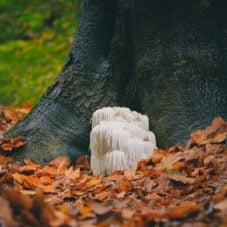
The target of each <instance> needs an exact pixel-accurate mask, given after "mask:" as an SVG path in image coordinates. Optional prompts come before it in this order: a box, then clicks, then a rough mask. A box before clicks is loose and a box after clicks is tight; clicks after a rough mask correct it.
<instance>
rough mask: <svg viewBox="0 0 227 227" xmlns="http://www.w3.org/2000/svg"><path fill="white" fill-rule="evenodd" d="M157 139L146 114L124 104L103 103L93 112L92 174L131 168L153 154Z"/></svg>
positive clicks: (91, 136) (91, 138)
mask: <svg viewBox="0 0 227 227" xmlns="http://www.w3.org/2000/svg"><path fill="white" fill-rule="evenodd" d="M155 148H156V139H155V135H154V133H153V132H151V131H149V120H148V117H147V116H146V115H142V114H140V113H137V112H136V111H131V110H130V109H129V108H125V107H104V108H102V109H98V110H96V111H95V112H94V113H93V116H92V131H91V133H90V150H91V169H92V171H93V174H94V175H99V174H105V173H107V174H110V173H111V172H114V171H116V170H126V169H128V168H134V167H135V166H136V165H137V163H138V161H140V160H142V159H146V158H148V157H151V156H152V155H153V151H154V149H155Z"/></svg>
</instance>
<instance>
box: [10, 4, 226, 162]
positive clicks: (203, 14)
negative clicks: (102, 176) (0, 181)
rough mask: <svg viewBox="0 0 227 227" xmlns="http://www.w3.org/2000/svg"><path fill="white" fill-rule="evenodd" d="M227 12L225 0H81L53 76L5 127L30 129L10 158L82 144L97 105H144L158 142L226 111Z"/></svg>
mask: <svg viewBox="0 0 227 227" xmlns="http://www.w3.org/2000/svg"><path fill="white" fill-rule="evenodd" d="M226 12H227V3H226V1H224V0H215V1H214V0H201V1H197V0H196V1H195V0H185V1H181V0H153V1H147V0H86V1H85V3H84V9H83V12H82V16H81V19H80V26H79V30H78V32H77V36H76V39H75V40H74V42H73V44H72V48H71V51H70V54H69V57H68V60H67V62H66V64H65V66H64V67H63V70H62V72H61V74H60V76H59V77H58V79H57V81H56V82H55V83H54V84H53V85H52V86H51V87H50V88H49V89H48V90H47V92H46V93H45V94H44V96H43V97H42V98H41V100H40V102H39V104H38V105H37V106H36V107H34V108H33V110H32V111H31V113H30V114H29V115H28V116H27V117H26V118H25V119H24V120H23V121H22V122H21V123H19V124H18V125H17V126H16V127H15V128H14V129H13V130H11V131H10V132H8V133H7V136H9V135H10V136H12V135H18V134H20V135H24V136H25V137H26V139H27V145H26V146H24V147H23V148H22V149H21V150H20V151H18V152H15V153H14V156H15V158H16V159H18V160H22V159H23V158H25V157H32V158H33V159H35V160H39V161H40V162H42V163H45V162H47V161H49V160H51V159H52V158H53V157H55V156H56V155H59V154H67V155H69V156H70V157H71V158H75V157H77V156H78V155H80V154H82V153H83V154H84V153H88V144H89V132H90V118H91V116H92V113H93V112H94V111H95V110H96V109H98V108H101V107H104V106H127V107H129V108H131V109H134V110H137V111H139V112H142V113H143V114H147V115H148V116H149V119H150V128H151V130H152V131H154V133H155V134H156V136H157V141H158V146H161V147H163V146H169V145H173V144H175V143H176V142H183V141H185V140H186V139H187V138H188V136H189V134H190V132H191V131H192V130H195V129H197V128H198V127H202V126H204V125H206V124H208V123H209V122H210V121H211V120H212V119H213V118H214V117H216V116H217V115H220V116H222V117H223V118H227V14H226ZM53 57H54V56H53Z"/></svg>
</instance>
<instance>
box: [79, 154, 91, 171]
mask: <svg viewBox="0 0 227 227" xmlns="http://www.w3.org/2000/svg"><path fill="white" fill-rule="evenodd" d="M76 168H81V169H82V170H89V169H90V165H89V162H88V158H87V155H81V156H80V157H79V158H77V159H76Z"/></svg>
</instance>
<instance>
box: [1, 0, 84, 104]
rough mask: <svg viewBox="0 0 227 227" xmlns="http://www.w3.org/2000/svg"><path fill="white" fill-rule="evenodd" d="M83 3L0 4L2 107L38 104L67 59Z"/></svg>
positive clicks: (61, 0) (72, 0)
mask: <svg viewBox="0 0 227 227" xmlns="http://www.w3.org/2000/svg"><path fill="white" fill-rule="evenodd" d="M82 2H83V1H82V0H56V1H53V0H50V1H44V0H41V1H40V0H39V1H38V0H32V1H26V0H20V1H18V3H17V4H15V3H13V1H4V0H2V1H0V27H1V33H0V53H1V55H0V104H3V105H12V104H14V105H18V104H21V103H24V102H32V103H36V102H37V101H38V99H39V98H40V97H41V95H42V94H43V93H44V92H45V90H46V89H47V87H48V86H49V85H50V84H51V83H52V82H53V81H54V80H55V78H56V77H57V76H58V75H59V73H60V71H61V67H62V66H63V65H64V62H65V60H66V58H67V55H68V52H69V48H70V46H71V42H72V40H73V37H74V35H75V30H76V28H77V26H78V20H79V13H80V10H81V7H82Z"/></svg>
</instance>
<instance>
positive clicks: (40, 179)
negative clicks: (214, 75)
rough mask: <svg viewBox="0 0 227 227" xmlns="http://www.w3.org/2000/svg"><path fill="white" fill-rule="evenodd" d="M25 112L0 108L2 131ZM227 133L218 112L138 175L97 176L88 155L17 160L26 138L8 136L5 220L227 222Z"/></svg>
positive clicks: (1, 161) (2, 154) (0, 170)
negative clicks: (14, 154)
mask: <svg viewBox="0 0 227 227" xmlns="http://www.w3.org/2000/svg"><path fill="white" fill-rule="evenodd" d="M8 111H9V112H8ZM18 111H19V109H8V108H3V107H1V108H0V117H1V118H0V130H1V134H2V133H3V132H4V131H5V130H8V129H9V128H10V127H11V126H12V125H13V124H14V123H16V121H18V120H19V119H20V118H21V117H22V116H23V114H21V115H20V114H18V113H20V111H19V112H18ZM22 112H23V111H22ZM19 115H20V116H19ZM226 136H227V122H226V121H224V120H223V119H222V118H220V117H218V118H216V119H214V120H213V122H212V123H211V125H210V126H208V127H207V128H205V129H202V130H199V131H196V132H194V133H192V134H191V138H190V140H189V141H188V142H187V143H186V145H176V146H175V147H171V148H167V149H165V150H161V149H158V150H156V151H155V153H154V156H153V157H152V158H150V159H147V160H143V161H141V162H140V163H139V164H138V167H137V170H136V172H135V173H132V172H130V171H125V172H120V171H119V172H115V173H113V174H111V175H109V176H98V177H95V176H93V175H92V174H91V171H90V167H89V162H88V160H87V158H86V157H85V156H81V157H80V158H79V159H77V160H76V161H75V162H71V161H70V160H69V159H68V158H67V157H64V156H59V157H56V158H55V159H54V160H53V161H52V162H50V163H49V164H48V165H46V166H41V165H40V164H39V163H36V162H34V161H33V160H31V159H29V157H28V159H26V160H24V163H23V164H20V163H18V162H15V161H13V160H12V158H11V153H12V152H20V151H19V150H18V148H19V147H20V146H23V144H24V143H25V142H26V138H23V137H21V136H18V137H16V138H10V139H7V140H5V139H3V138H1V140H0V147H1V151H0V226H102V227H104V226H136V227H137V226H147V225H148V226H153V225H155V226H159V225H160V226H185V227H186V226H201V227H202V226H226V225H227V186H226V183H227V181H226V177H227V168H226V167H227V166H226V161H227V160H226V159H227V148H226Z"/></svg>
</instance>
